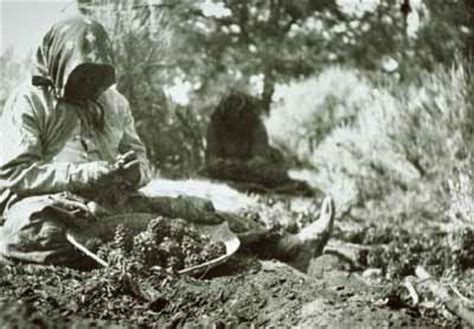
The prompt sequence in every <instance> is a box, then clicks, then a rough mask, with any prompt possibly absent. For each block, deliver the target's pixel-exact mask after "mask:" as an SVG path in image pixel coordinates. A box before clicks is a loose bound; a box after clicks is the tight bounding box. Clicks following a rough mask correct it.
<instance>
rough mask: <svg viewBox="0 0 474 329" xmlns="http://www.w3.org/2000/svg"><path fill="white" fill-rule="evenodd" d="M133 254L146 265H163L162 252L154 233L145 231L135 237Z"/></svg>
mask: <svg viewBox="0 0 474 329" xmlns="http://www.w3.org/2000/svg"><path fill="white" fill-rule="evenodd" d="M132 253H133V256H134V257H135V258H136V259H137V261H138V262H139V263H142V264H143V265H146V266H154V265H159V266H161V265H162V259H161V258H162V257H161V255H162V254H161V253H160V252H159V250H158V247H157V244H156V242H155V239H154V237H153V235H152V234H150V232H148V231H143V232H141V233H140V234H138V235H137V236H135V238H134V239H133V249H132Z"/></svg>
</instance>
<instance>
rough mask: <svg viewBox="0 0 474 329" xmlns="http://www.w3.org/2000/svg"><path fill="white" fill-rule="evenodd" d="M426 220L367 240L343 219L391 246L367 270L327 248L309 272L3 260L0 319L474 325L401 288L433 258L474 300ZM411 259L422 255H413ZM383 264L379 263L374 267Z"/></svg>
mask: <svg viewBox="0 0 474 329" xmlns="http://www.w3.org/2000/svg"><path fill="white" fill-rule="evenodd" d="M282 208H284V207H275V204H274V203H273V206H272V209H278V211H276V212H274V213H271V211H269V214H266V215H265V216H267V215H268V216H269V217H271V216H277V217H278V216H283V215H284V216H293V215H294V214H290V213H286V214H283V213H284V211H282V210H281V209H282ZM296 217H298V216H296ZM303 217H304V216H300V217H299V218H300V219H301V218H303ZM301 220H302V221H304V218H303V219H301ZM417 223H418V224H417V226H416V227H417V228H416V230H415V229H412V230H409V231H408V233H407V232H405V231H400V230H399V229H396V228H395V223H392V225H394V226H393V227H391V228H390V229H387V228H386V227H384V228H376V229H374V226H369V229H367V225H369V224H368V223H365V224H363V225H362V226H363V227H365V229H364V230H362V231H363V232H365V233H364V234H363V235H364V236H362V237H361V233H360V232H361V230H360V227H361V224H360V223H359V224H357V223H353V224H354V225H347V224H348V221H347V220H346V221H345V223H344V225H341V223H339V224H338V225H337V227H336V230H335V233H334V237H335V238H337V239H342V240H346V241H347V242H351V243H361V242H364V243H370V242H374V243H375V242H376V243H377V246H379V245H383V246H385V247H386V248H385V247H384V248H385V249H384V250H386V251H385V252H386V253H385V254H382V257H381V258H382V260H380V259H379V260H377V258H376V257H375V256H373V255H372V254H370V253H369V255H365V258H366V259H365V266H363V267H360V266H359V267H355V266H354V264H350V263H349V262H348V261H347V259H344V258H341V257H338V256H335V255H333V254H324V255H322V256H320V257H318V258H316V259H314V260H313V261H312V263H311V265H310V268H309V269H308V272H307V273H302V272H299V271H297V270H295V269H293V268H292V267H290V266H288V265H286V264H285V263H282V262H279V261H275V260H259V259H256V258H254V256H252V255H250V254H247V253H245V252H241V253H239V254H238V255H236V256H234V257H233V258H232V259H230V260H229V261H228V262H227V263H226V264H224V265H221V266H220V267H217V268H215V269H213V270H211V271H209V272H208V273H205V274H203V275H201V277H195V278H192V277H176V276H174V275H170V274H167V273H157V272H152V271H147V270H143V269H136V268H134V267H133V266H131V267H127V268H126V267H125V266H123V267H114V268H108V269H99V270H94V271H89V272H80V271H77V270H73V269H66V268H55V267H50V266H46V267H45V266H33V265H28V266H22V267H18V266H4V267H0V323H1V327H2V328H30V327H31V328H46V327H48V328H65V327H71V328H88V327H126V328H130V327H132V328H133V327H144V328H147V327H154V328H176V327H178V328H181V327H185V328H195V327H198V328H226V327H239V328H257V327H273V328H288V327H294V328H438V327H445V328H467V325H466V324H465V323H463V322H462V321H461V320H460V319H458V318H457V317H455V316H454V315H452V314H450V313H449V312H448V311H446V310H445V309H443V307H442V306H441V305H440V303H439V302H438V301H437V300H436V298H434V297H433V296H430V295H429V294H428V295H427V294H423V295H422V296H421V301H420V303H419V304H418V305H413V303H411V302H410V298H407V296H406V295H407V294H406V291H404V289H403V288H402V285H401V283H402V282H404V280H405V279H406V278H407V277H409V276H410V275H412V273H411V272H412V268H411V267H409V266H408V265H407V264H409V265H410V264H411V265H413V264H415V263H419V262H421V261H424V262H425V263H426V259H428V258H429V257H428V256H429V255H432V256H433V257H432V258H433V259H434V261H432V260H430V262H428V263H426V264H428V265H429V264H431V265H430V266H431V267H428V268H429V269H430V270H433V271H434V270H435V269H436V268H438V267H440V266H441V267H443V269H444V270H443V271H441V272H440V273H442V274H440V275H439V278H443V277H444V278H448V279H449V280H451V281H450V282H451V283H453V284H455V285H456V287H457V288H458V289H459V291H460V292H461V293H462V294H463V295H464V296H466V297H468V298H470V299H472V298H474V270H473V269H469V268H463V269H462V270H457V271H456V272H453V273H454V274H453V275H451V276H447V274H446V273H447V271H446V267H447V266H448V265H449V266H451V265H450V264H447V263H446V262H447V260H446V259H447V258H446V250H447V249H446V248H445V247H444V244H443V241H444V240H445V239H444V238H439V233H436V232H435V231H436V230H435V231H433V232H434V233H430V231H429V230H428V229H427V227H428V226H430V227H431V226H432V225H431V224H430V225H428V224H426V225H425V226H423V225H419V221H418V222H417ZM405 224H406V223H405ZM358 225H359V226H358ZM347 227H350V228H349V229H348V228H347ZM374 230H375V233H374ZM387 232H388V233H387ZM400 232H405V233H400ZM416 232H422V233H423V236H425V237H426V239H425V240H424V239H423V238H421V236H420V235H417V234H418V233H416ZM435 233H436V234H438V235H436V239H435V238H434V237H435V235H434V234H435ZM384 240H386V241H384ZM430 241H435V243H434V244H430V243H431V242H430ZM415 242H416V244H415V245H414V243H415ZM410 248H411V249H410ZM443 248H444V249H443ZM389 251H390V252H391V254H390V253H388V252H389ZM410 253H412V254H410ZM375 255H378V254H375ZM400 255H402V257H401V256H400ZM403 255H407V257H408V256H410V255H411V256H413V255H418V256H417V257H418V258H416V257H415V258H413V257H411V258H410V257H409V258H407V259H408V260H406V259H405V258H404V256H403ZM371 257H372V258H371ZM384 257H385V258H386V259H385V258H384ZM443 257H444V258H443ZM388 258H393V260H397V261H393V262H392V261H391V259H388ZM445 258H446V259H445ZM373 259H375V260H373ZM413 259H414V260H413ZM449 259H450V260H451V258H449ZM407 262H408V263H407ZM377 264H378V265H380V268H377V267H375V266H373V265H377ZM440 264H441V265H440ZM436 266H438V267H436ZM371 267H374V268H371ZM406 268H409V269H408V270H406ZM401 269H403V270H401ZM420 293H421V291H420Z"/></svg>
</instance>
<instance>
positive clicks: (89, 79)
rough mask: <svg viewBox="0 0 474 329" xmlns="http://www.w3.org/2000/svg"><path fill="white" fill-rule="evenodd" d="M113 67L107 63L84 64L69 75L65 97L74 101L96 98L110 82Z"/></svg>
mask: <svg viewBox="0 0 474 329" xmlns="http://www.w3.org/2000/svg"><path fill="white" fill-rule="evenodd" d="M110 70H112V71H113V68H112V67H110V66H107V65H98V64H82V65H79V66H78V67H77V68H75V69H74V71H72V73H71V74H70V75H69V78H68V81H67V83H66V87H65V89H64V98H65V99H67V100H72V101H86V100H95V99H96V98H97V97H99V96H100V95H101V94H102V93H103V92H104V91H105V89H106V87H105V86H109V85H110V84H109V83H108V81H106V79H109V78H110V77H111V76H114V74H113V73H112V74H111V72H110Z"/></svg>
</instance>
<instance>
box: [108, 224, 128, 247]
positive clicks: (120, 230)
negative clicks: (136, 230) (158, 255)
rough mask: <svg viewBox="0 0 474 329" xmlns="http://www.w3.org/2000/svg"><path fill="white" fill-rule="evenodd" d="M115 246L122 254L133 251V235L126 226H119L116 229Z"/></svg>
mask: <svg viewBox="0 0 474 329" xmlns="http://www.w3.org/2000/svg"><path fill="white" fill-rule="evenodd" d="M113 246H114V248H116V249H119V250H121V251H122V252H129V251H130V250H131V249H132V246H133V237H132V233H131V232H130V230H129V229H128V228H127V227H126V226H125V225H123V224H119V225H117V226H116V227H115V234H114V241H113Z"/></svg>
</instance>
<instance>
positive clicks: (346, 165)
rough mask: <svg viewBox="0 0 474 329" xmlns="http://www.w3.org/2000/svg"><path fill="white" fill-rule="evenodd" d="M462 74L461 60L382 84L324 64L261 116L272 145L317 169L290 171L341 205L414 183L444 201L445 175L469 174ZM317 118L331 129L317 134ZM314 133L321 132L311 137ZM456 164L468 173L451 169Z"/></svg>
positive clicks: (469, 114)
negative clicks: (409, 78)
mask: <svg viewBox="0 0 474 329" xmlns="http://www.w3.org/2000/svg"><path fill="white" fill-rule="evenodd" d="M466 76H467V75H466V73H465V71H464V70H463V67H462V66H461V65H459V66H458V67H455V68H452V69H444V68H439V69H438V70H436V71H435V72H433V73H430V74H428V73H424V74H420V75H419V78H418V80H417V81H414V82H412V83H411V84H408V85H406V84H401V83H399V82H395V81H393V82H392V83H391V84H388V85H385V86H382V85H376V84H374V83H372V82H370V81H369V80H368V79H365V78H364V77H362V75H361V74H360V73H358V72H357V71H353V70H349V69H341V68H337V69H329V70H328V71H326V72H325V73H323V74H321V75H320V76H319V78H317V79H310V80H308V81H305V82H301V83H298V84H294V85H292V86H290V87H289V88H288V89H287V94H286V95H285V97H284V98H283V101H282V102H281V103H280V104H278V105H277V106H276V107H275V109H274V111H273V112H272V114H271V116H270V118H269V119H268V120H267V122H266V123H267V126H268V129H269V133H270V135H271V136H272V140H273V141H274V142H275V143H276V144H277V145H282V149H284V150H286V151H287V152H291V153H292V155H294V156H297V157H298V158H299V159H300V160H302V161H303V162H306V163H309V164H310V165H311V166H312V167H314V168H316V172H315V171H313V172H311V171H306V172H295V173H294V176H296V177H300V178H306V179H309V180H310V181H311V182H312V184H313V185H318V186H319V187H320V188H323V189H324V190H325V191H327V192H329V193H331V194H332V195H333V196H334V197H335V198H336V200H337V201H338V203H339V204H340V205H341V207H342V208H344V209H348V208H349V207H350V206H353V205H361V204H365V203H366V202H367V201H368V200H373V199H378V200H384V198H388V197H389V196H390V195H391V194H392V192H393V191H397V190H400V191H402V192H404V193H408V192H410V191H416V190H417V189H418V187H419V186H420V184H424V185H423V186H424V189H425V190H427V192H428V193H429V194H431V195H432V196H433V197H434V196H435V195H436V198H438V199H439V200H432V204H433V203H436V202H438V201H439V203H440V204H442V203H443V202H449V201H450V200H451V199H453V198H457V197H453V196H451V197H449V195H450V194H449V191H447V189H444V188H443V184H446V183H447V182H448V179H451V181H452V180H453V179H454V180H456V181H459V183H456V184H457V185H456V184H455V183H452V184H451V185H453V184H454V185H456V186H461V185H462V184H464V185H463V186H467V185H469V184H467V183H465V181H466V179H465V178H462V179H461V177H464V176H462V175H472V173H470V174H469V173H468V172H467V171H466V170H467V169H468V168H469V167H468V166H467V165H463V164H464V163H469V161H470V159H472V143H473V142H472V140H473V139H474V137H473V136H474V134H473V129H472V122H473V118H474V114H473V112H474V110H473V108H472V105H470V104H469V103H468V90H469V83H468V82H467V78H466ZM328 100H331V102H330V104H329V105H328ZM334 104H335V105H334ZM322 112H327V113H332V114H331V115H328V114H322ZM321 118H323V119H321ZM315 122H319V123H320V124H326V125H327V126H328V127H329V129H327V131H326V132H325V133H324V134H321V133H320V132H321V130H322V129H324V128H321V127H316V128H315V126H316V125H315ZM315 129H316V130H315ZM315 135H316V136H319V138H321V139H322V140H321V141H320V142H317V144H316V143H315V138H314V136H315ZM316 141H317V140H316ZM315 144H316V145H315ZM290 150H291V151H290ZM456 168H458V171H459V170H460V171H461V172H463V170H464V171H466V172H464V173H463V174H459V175H461V176H452V174H453V170H456ZM460 168H463V169H460ZM462 181H464V183H461V182H462ZM460 184H461V185H460ZM454 185H453V186H454ZM456 189H457V190H463V189H464V190H465V188H461V187H456V188H451V190H452V193H457V194H456V195H458V196H459V195H461V194H460V193H461V192H453V191H455V190H456ZM457 190H456V191H457ZM464 190H463V192H462V195H467V194H469V193H471V192H469V193H467V192H465V191H464ZM452 193H451V194H452ZM459 198H463V200H464V199H466V197H464V196H463V197H461V196H459ZM387 202H388V201H387ZM411 202H412V203H413V202H416V200H414V199H411ZM465 203H466V202H465ZM467 203H471V204H472V198H471V199H470V201H467ZM466 209H467V210H466V211H467V212H469V211H470V210H469V209H470V208H469V209H468V208H466Z"/></svg>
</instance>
